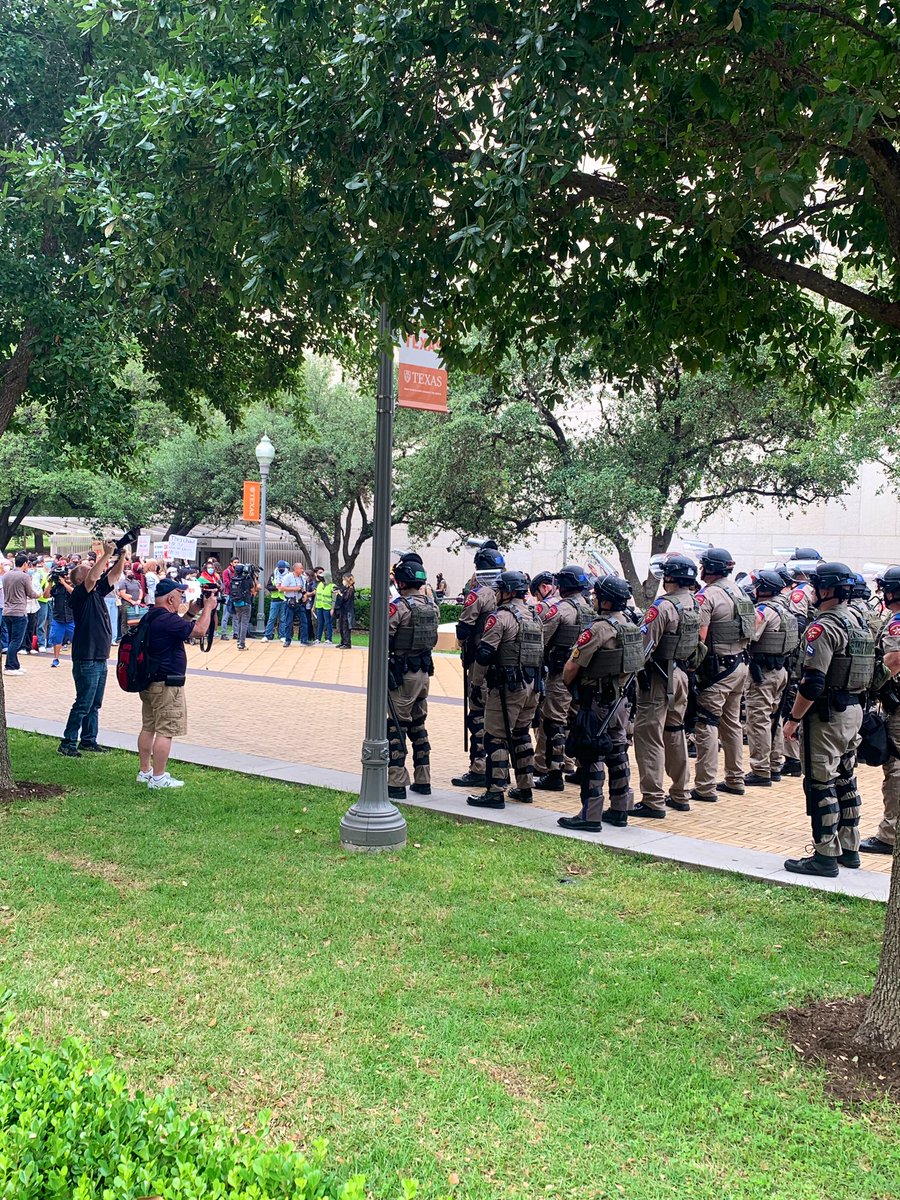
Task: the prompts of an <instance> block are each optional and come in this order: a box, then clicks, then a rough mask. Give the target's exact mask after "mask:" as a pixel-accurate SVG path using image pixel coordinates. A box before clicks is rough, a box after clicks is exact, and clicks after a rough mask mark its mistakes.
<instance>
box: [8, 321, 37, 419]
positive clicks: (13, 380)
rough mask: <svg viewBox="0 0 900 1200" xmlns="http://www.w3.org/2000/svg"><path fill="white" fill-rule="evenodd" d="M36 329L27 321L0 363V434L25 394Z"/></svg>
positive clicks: (32, 358) (32, 357)
mask: <svg viewBox="0 0 900 1200" xmlns="http://www.w3.org/2000/svg"><path fill="white" fill-rule="evenodd" d="M37 334H38V329H37V326H36V325H33V324H32V323H31V322H30V321H27V322H26V324H25V327H24V329H23V330H22V337H21V338H20V340H19V344H18V345H17V346H16V348H15V350H14V351H13V352H12V354H11V355H10V356H9V358H8V359H7V360H6V361H5V362H3V363H0V436H2V435H3V434H4V433H5V432H6V427H7V425H8V424H9V423H10V421H11V420H12V416H13V413H14V412H15V411H16V406H17V405H18V403H19V401H20V400H21V399H22V397H23V396H24V394H25V391H26V389H27V387H28V380H29V376H30V374H31V364H32V362H33V361H34V351H33V350H32V346H33V344H34V339H35V338H36V337H37Z"/></svg>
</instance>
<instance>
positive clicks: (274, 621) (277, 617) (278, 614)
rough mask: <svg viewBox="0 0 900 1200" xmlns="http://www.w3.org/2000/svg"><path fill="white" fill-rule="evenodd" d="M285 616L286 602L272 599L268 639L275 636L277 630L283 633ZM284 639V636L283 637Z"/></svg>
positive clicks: (267, 629)
mask: <svg viewBox="0 0 900 1200" xmlns="http://www.w3.org/2000/svg"><path fill="white" fill-rule="evenodd" d="M283 616H284V601H283V600H276V599H272V600H270V601H269V619H268V621H266V637H267V638H271V637H274V636H275V629H276V627H277V628H278V632H279V633H281V624H282V618H283ZM281 636H282V637H284V634H282V635H281Z"/></svg>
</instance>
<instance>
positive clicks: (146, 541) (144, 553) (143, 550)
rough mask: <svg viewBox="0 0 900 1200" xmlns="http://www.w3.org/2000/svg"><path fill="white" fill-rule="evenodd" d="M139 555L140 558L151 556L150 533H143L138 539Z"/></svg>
mask: <svg viewBox="0 0 900 1200" xmlns="http://www.w3.org/2000/svg"><path fill="white" fill-rule="evenodd" d="M137 556H138V558H149V557H150V534H149V533H142V534H141V536H140V537H139V538H138V540H137Z"/></svg>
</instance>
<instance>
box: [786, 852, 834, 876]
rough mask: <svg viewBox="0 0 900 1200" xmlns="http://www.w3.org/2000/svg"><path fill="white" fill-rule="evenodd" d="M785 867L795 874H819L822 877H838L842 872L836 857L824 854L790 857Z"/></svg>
mask: <svg viewBox="0 0 900 1200" xmlns="http://www.w3.org/2000/svg"><path fill="white" fill-rule="evenodd" d="M784 869H785V870H786V871H790V872H792V874H794V875H818V876H820V877H821V878H822V879H837V877H838V875H839V874H840V872H839V871H838V864H837V859H836V858H828V857H826V855H824V854H819V853H816V854H811V855H810V856H809V858H788V859H786V860H785V864H784Z"/></svg>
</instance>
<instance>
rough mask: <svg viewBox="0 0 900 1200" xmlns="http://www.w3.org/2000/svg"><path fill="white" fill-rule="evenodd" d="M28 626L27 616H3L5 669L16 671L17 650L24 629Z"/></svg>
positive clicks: (19, 647)
mask: <svg viewBox="0 0 900 1200" xmlns="http://www.w3.org/2000/svg"><path fill="white" fill-rule="evenodd" d="M27 628H28V618H27V617H4V618H3V632H4V633H5V634H6V639H7V644H6V669H7V671H18V669H19V651H20V650H21V649H22V642H23V641H24V640H25V630H26V629H27Z"/></svg>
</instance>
